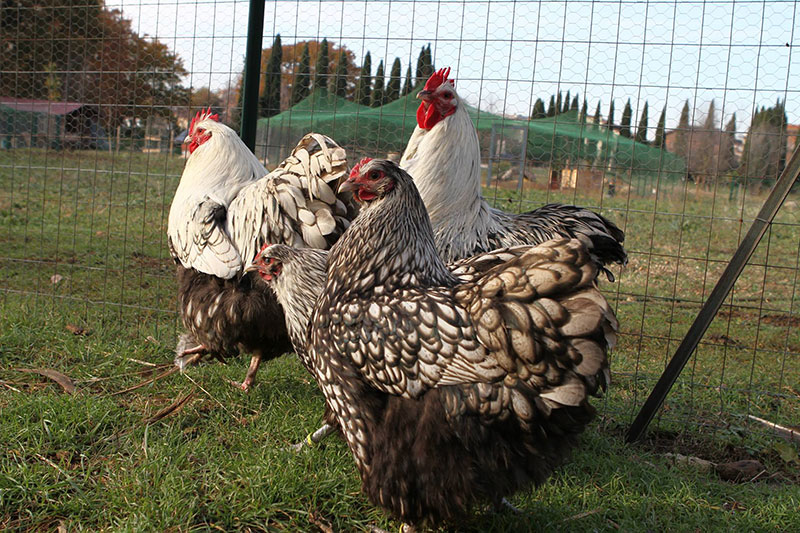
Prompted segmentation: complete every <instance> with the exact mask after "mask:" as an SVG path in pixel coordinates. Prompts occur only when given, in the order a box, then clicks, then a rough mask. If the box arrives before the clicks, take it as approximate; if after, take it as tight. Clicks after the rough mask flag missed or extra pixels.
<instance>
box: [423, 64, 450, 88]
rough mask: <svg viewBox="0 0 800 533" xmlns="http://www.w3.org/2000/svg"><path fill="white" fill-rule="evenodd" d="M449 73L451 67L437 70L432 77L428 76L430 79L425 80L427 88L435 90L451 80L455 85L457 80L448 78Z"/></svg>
mask: <svg viewBox="0 0 800 533" xmlns="http://www.w3.org/2000/svg"><path fill="white" fill-rule="evenodd" d="M449 75H450V67H447V68H443V69H439V70H437V71H436V72H434V73H433V74H432V75H431V77H430V78H428V81H427V82H425V90H426V91H434V90H436V89H437V88H438V87H439V86H440V85H441V84H443V83H444V82H446V81H449V82H450V83H452V84H453V85H454V86H455V83H456V82H455V81H453V80H448V79H447V76H449Z"/></svg>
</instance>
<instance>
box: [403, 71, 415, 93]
mask: <svg viewBox="0 0 800 533" xmlns="http://www.w3.org/2000/svg"><path fill="white" fill-rule="evenodd" d="M413 87H414V85H413V84H412V83H411V65H410V64H409V65H408V68H407V69H406V82H405V84H403V92H402V93H401V94H402V96H405V95H407V94H411V89H412V88H413Z"/></svg>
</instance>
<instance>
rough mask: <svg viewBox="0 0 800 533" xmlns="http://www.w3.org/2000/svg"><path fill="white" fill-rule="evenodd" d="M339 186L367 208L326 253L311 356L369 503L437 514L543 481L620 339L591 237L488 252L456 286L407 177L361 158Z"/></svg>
mask: <svg viewBox="0 0 800 533" xmlns="http://www.w3.org/2000/svg"><path fill="white" fill-rule="evenodd" d="M340 190H351V191H353V192H354V194H355V195H356V196H357V197H358V198H359V199H360V200H361V201H362V202H364V203H365V205H364V206H363V207H362V210H361V213H360V214H359V216H358V218H356V220H355V221H354V222H353V224H352V225H351V227H350V228H349V229H348V230H347V231H346V232H345V234H344V235H343V236H342V237H341V239H340V240H339V241H338V242H337V243H336V244H335V245H334V246H333V247H332V248H331V251H330V255H329V257H328V264H327V280H326V283H325V287H324V289H323V292H322V295H321V296H320V298H319V299H318V301H317V302H316V304H315V306H314V309H313V312H312V314H311V318H310V324H309V330H308V337H307V346H306V348H307V349H306V355H305V357H306V358H307V359H306V364H307V366H308V367H309V368H310V369H311V370H312V372H313V374H314V376H315V378H316V380H317V382H318V384H319V385H320V387H321V389H322V391H323V394H324V396H325V399H326V402H327V404H328V407H329V408H330V409H331V410H332V411H333V413H334V415H335V418H336V420H337V421H338V423H339V425H340V426H341V428H342V431H343V433H344V436H345V439H346V441H347V443H348V446H349V448H350V450H351V452H352V454H353V456H354V458H355V461H356V465H357V467H358V470H359V472H360V474H361V479H362V487H363V490H364V491H365V493H366V494H367V496H368V497H369V499H370V500H371V501H372V502H374V503H375V504H377V505H380V506H382V507H384V508H385V509H387V510H388V511H390V512H391V513H392V514H393V515H394V516H395V517H397V518H399V519H402V520H403V521H406V522H411V523H420V522H423V523H424V522H427V523H438V522H440V521H443V520H453V519H455V518H457V517H459V516H462V515H463V513H464V512H465V511H467V510H469V509H470V508H471V507H472V506H473V505H474V504H476V503H477V502H480V501H484V500H488V501H498V500H499V499H500V498H502V497H503V496H506V495H509V494H511V493H513V492H515V491H516V490H519V489H522V488H524V487H526V486H528V485H530V484H538V483H542V482H543V481H544V480H545V479H546V478H547V477H548V476H549V474H550V473H551V472H552V471H553V469H554V468H555V467H556V466H557V465H558V464H559V463H560V462H561V461H562V460H563V459H564V458H565V456H566V455H567V454H568V452H569V450H570V448H572V447H573V446H574V445H575V443H576V440H577V436H578V435H579V434H580V433H581V432H582V431H583V430H584V429H585V427H586V425H587V424H588V423H589V422H590V421H591V420H592V418H593V415H594V410H593V408H592V407H591V406H590V405H589V402H588V399H589V396H590V395H592V394H595V393H597V392H598V389H599V388H600V387H603V388H604V387H605V386H606V383H607V382H608V361H607V357H606V353H607V350H608V349H609V348H610V347H612V346H613V344H614V342H615V339H616V330H617V321H616V319H615V318H614V314H613V312H612V310H611V309H610V307H609V305H608V303H607V302H606V300H605V298H604V297H603V296H602V294H601V293H600V292H599V291H598V290H597V288H596V286H595V278H596V275H597V268H598V267H597V265H596V264H595V262H594V261H593V260H592V259H591V258H590V256H589V253H588V252H587V250H586V248H585V246H584V245H583V244H582V243H581V242H579V241H578V240H558V241H550V242H548V243H545V244H543V245H541V246H537V247H526V248H520V249H515V250H511V251H503V252H500V253H499V254H495V253H490V254H487V256H486V259H485V260H483V259H481V258H480V257H478V258H475V259H474V260H473V261H471V262H469V263H468V264H467V265H465V266H464V267H463V268H464V269H465V270H464V271H463V272H462V274H465V275H467V276H469V277H470V281H463V280H461V279H459V277H458V276H457V275H455V274H457V272H451V271H450V270H449V269H448V268H447V267H446V266H445V264H444V263H443V262H442V260H441V259H440V258H439V256H438V255H437V253H436V249H435V245H434V236H433V230H432V228H431V225H430V221H429V219H428V217H427V214H426V212H425V206H424V204H423V202H422V200H421V198H420V196H419V194H418V193H417V190H416V188H415V187H414V184H413V182H412V181H411V178H410V177H409V176H408V174H407V173H405V172H404V171H402V170H401V169H399V168H398V167H397V166H396V165H394V164H393V163H391V162H388V161H363V162H362V163H360V164H359V165H357V166H356V167H355V168H354V169H353V171H352V173H351V175H350V179H349V180H348V181H346V182H345V183H344V184H343V185H342V186H341V187H340ZM506 254H510V255H506Z"/></svg>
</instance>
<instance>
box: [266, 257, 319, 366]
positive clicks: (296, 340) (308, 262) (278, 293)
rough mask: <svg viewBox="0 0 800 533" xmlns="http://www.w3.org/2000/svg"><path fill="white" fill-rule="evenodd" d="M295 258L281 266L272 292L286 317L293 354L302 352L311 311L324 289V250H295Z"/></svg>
mask: <svg viewBox="0 0 800 533" xmlns="http://www.w3.org/2000/svg"><path fill="white" fill-rule="evenodd" d="M294 253H295V254H297V256H298V257H297V258H294V259H292V261H291V262H290V263H284V268H283V271H282V272H281V273H280V275H279V276H278V278H277V279H276V280H275V282H274V283H273V284H272V290H273V292H274V293H275V297H276V298H277V300H278V303H280V304H281V307H283V311H284V314H285V316H286V327H287V329H288V330H289V338H290V339H291V340H292V344H293V346H294V349H295V351H297V352H298V353H299V352H300V351H303V350H305V345H306V332H307V329H308V323H309V320H310V319H311V312H312V311H313V310H314V304H315V303H316V302H317V298H319V295H320V294H322V289H323V287H324V286H325V267H326V264H327V259H328V252H327V251H326V250H316V249H312V248H303V249H296V250H295V251H294Z"/></svg>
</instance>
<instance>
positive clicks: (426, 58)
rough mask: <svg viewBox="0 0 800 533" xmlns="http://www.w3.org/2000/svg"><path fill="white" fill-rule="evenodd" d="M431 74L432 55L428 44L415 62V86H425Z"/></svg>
mask: <svg viewBox="0 0 800 533" xmlns="http://www.w3.org/2000/svg"><path fill="white" fill-rule="evenodd" d="M431 74H433V55H432V53H431V45H430V44H428V46H427V47H425V46H423V47H422V51H421V52H420V55H419V59H418V60H417V76H416V78H417V85H420V86H421V85H425V82H426V81H428V78H430V77H431Z"/></svg>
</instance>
